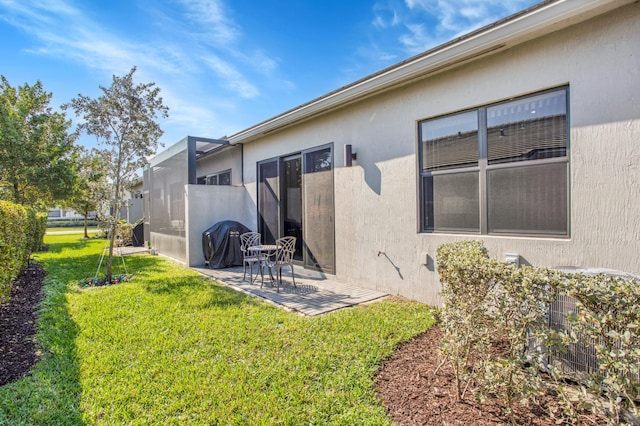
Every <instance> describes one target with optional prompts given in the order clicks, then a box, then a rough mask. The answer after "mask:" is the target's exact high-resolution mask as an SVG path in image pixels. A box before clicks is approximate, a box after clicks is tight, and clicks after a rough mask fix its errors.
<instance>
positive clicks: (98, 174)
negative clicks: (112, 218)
mask: <svg viewBox="0 0 640 426" xmlns="http://www.w3.org/2000/svg"><path fill="white" fill-rule="evenodd" d="M80 148H81V149H80V157H79V158H78V179H77V181H76V184H75V185H74V187H73V189H72V191H71V195H70V196H69V198H68V200H67V201H66V202H65V203H64V206H65V207H69V208H71V209H73V210H75V211H77V212H78V213H81V214H82V215H83V216H84V237H85V238H89V233H88V229H87V228H88V221H89V213H91V212H94V211H97V210H98V207H99V206H100V203H101V201H103V200H104V198H105V197H106V196H108V194H109V192H110V188H109V183H108V182H107V163H106V161H105V156H104V152H102V151H99V150H97V149H95V148H94V149H92V150H91V151H87V150H85V149H84V148H82V147H80Z"/></svg>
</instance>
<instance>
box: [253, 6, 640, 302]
mask: <svg viewBox="0 0 640 426" xmlns="http://www.w3.org/2000/svg"><path fill="white" fill-rule="evenodd" d="M639 45H640V4H638V3H635V4H631V5H629V6H625V7H622V8H620V9H618V10H615V11H613V12H609V13H607V14H605V15H603V16H601V17H598V18H595V19H592V20H589V21H586V22H583V23H580V24H578V25H576V26H573V27H569V28H568V29H565V30H562V31H559V32H556V33H552V34H548V35H546V36H544V37H541V38H539V39H536V40H534V41H531V42H528V43H525V44H522V45H520V46H517V47H515V48H512V49H510V50H507V51H504V52H501V53H497V54H494V55H492V56H489V57H487V58H484V59H481V60H478V61H475V62H473V63H470V64H467V65H465V66H462V67H460V68H457V69H455V70H450V71H446V72H441V73H439V74H436V75H434V76H431V77H430V78H426V79H423V80H421V81H418V82H414V83H412V84H409V85H406V86H403V87H400V88H397V89H394V90H392V91H389V92H386V93H384V94H380V95H377V96H374V97H371V98H368V99H366V100H365V101H361V102H358V103H354V104H351V105H349V106H346V107H344V108H342V109H340V110H337V111H333V112H331V113H327V114H325V115H322V116H320V117H317V118H315V119H312V120H308V121H305V122H302V123H300V124H298V125H295V126H291V127H288V128H286V129H284V130H281V131H277V132H273V133H272V134H269V135H267V136H264V137H262V138H261V139H259V140H257V141H255V142H251V143H247V144H246V145H245V148H244V169H245V171H244V174H245V185H246V188H247V193H246V194H247V197H248V199H249V200H250V202H249V203H247V204H248V205H252V206H254V207H253V208H254V209H255V203H256V191H255V182H256V163H257V162H258V161H262V160H265V159H267V158H274V157H278V156H283V155H287V154H290V153H294V152H300V151H301V150H303V149H306V148H310V147H314V146H319V145H324V144H327V143H333V144H334V155H335V157H334V164H335V167H336V168H335V170H334V176H335V179H334V182H335V183H334V185H335V205H336V221H335V234H336V278H337V279H339V280H341V281H345V282H349V283H354V284H358V285H360V286H362V287H365V288H371V289H375V290H380V291H385V292H388V293H391V294H400V295H403V296H406V297H409V298H412V299H416V300H419V301H422V302H425V303H430V304H439V303H440V297H439V291H440V284H439V280H438V275H437V272H436V271H435V269H436V265H435V263H434V259H435V255H436V249H437V247H438V246H439V245H441V244H443V243H446V242H450V241H456V240H463V239H469V238H473V239H482V240H484V241H485V244H486V246H487V247H488V248H489V250H490V252H491V254H492V255H493V256H496V257H497V258H499V259H503V258H504V256H505V254H506V253H517V254H519V255H520V256H521V257H522V262H523V263H526V264H531V265H535V266H556V265H574V266H594V267H603V268H612V269H617V270H623V271H627V272H632V273H636V274H638V273H640V262H638V259H637V254H638V253H640V145H639V143H638V141H640V75H639V69H640V63H639V59H638V53H637V51H638V46H639ZM565 85H568V87H569V100H570V107H569V123H570V151H569V155H570V163H569V169H570V188H571V189H570V197H571V203H570V206H571V208H570V226H571V227H570V237H569V238H566V239H564V238H563V239H559V238H527V237H498V236H480V235H476V234H467V235H465V234H440V233H420V232H418V228H419V218H418V215H419V196H418V163H417V158H416V153H417V152H418V138H417V123H418V121H420V120H422V119H425V118H430V117H435V116H439V115H443V114H448V113H451V112H455V111H460V110H465V109H469V108H472V107H477V106H481V105H487V104H491V103H494V102H498V101H502V100H506V99H509V98H512V97H516V96H521V95H525V94H529V93H533V92H537V91H540V90H544V89H548V88H553V87H559V86H565ZM345 144H351V145H352V146H353V151H354V152H356V153H357V160H356V161H355V162H354V164H353V167H351V168H346V167H343V164H344V158H343V147H344V145H345ZM253 216H255V213H253ZM252 225H253V226H255V222H254V223H252Z"/></svg>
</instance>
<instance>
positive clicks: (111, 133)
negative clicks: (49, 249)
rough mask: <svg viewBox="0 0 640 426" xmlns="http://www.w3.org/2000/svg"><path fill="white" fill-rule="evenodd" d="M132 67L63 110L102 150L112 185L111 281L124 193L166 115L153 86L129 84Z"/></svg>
mask: <svg viewBox="0 0 640 426" xmlns="http://www.w3.org/2000/svg"><path fill="white" fill-rule="evenodd" d="M135 72H136V67H133V68H131V71H129V73H128V74H127V75H125V76H123V77H118V76H115V75H114V76H113V82H112V83H111V86H110V87H102V86H100V89H101V90H102V92H103V95H102V96H100V97H98V98H96V99H91V98H89V97H88V96H83V95H82V94H79V95H78V97H77V98H74V99H72V100H71V103H69V104H67V105H65V108H69V107H70V108H72V109H73V110H74V111H75V113H76V115H78V116H80V117H81V118H82V120H83V122H82V123H81V124H80V125H79V126H78V129H79V130H81V131H85V132H87V134H90V135H94V136H96V138H97V139H98V142H99V143H100V144H102V145H103V146H104V147H105V149H104V150H103V152H104V153H105V156H106V158H107V162H108V164H107V166H108V169H107V177H108V179H109V181H110V182H111V184H112V191H111V214H109V215H108V216H107V217H106V219H107V221H108V226H109V256H108V258H107V271H106V273H105V279H106V280H108V281H110V280H111V274H112V271H111V266H112V261H113V246H114V242H115V237H116V227H117V224H118V219H119V217H120V211H121V209H122V204H123V196H124V194H125V189H126V188H127V187H128V186H129V185H130V183H131V181H132V179H133V178H134V177H135V176H136V171H137V170H139V169H140V168H142V167H143V166H144V165H145V163H146V161H147V157H149V156H151V155H153V154H154V153H155V151H156V149H157V148H158V140H159V139H160V136H162V134H163V131H162V130H161V129H160V125H159V124H158V123H157V122H156V119H157V118H158V116H160V117H163V118H166V117H168V111H169V108H168V107H166V106H165V105H164V104H163V103H162V98H161V97H160V89H159V88H158V87H156V85H155V83H146V84H134V81H133V75H134V73H135Z"/></svg>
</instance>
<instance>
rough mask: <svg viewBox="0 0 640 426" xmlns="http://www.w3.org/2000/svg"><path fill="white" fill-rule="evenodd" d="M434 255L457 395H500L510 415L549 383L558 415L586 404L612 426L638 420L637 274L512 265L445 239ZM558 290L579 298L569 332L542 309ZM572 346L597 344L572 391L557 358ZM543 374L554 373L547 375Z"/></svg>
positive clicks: (476, 244)
mask: <svg viewBox="0 0 640 426" xmlns="http://www.w3.org/2000/svg"><path fill="white" fill-rule="evenodd" d="M437 262H438V272H439V274H440V281H441V283H442V297H443V299H444V305H443V309H442V311H441V322H442V328H443V330H444V337H443V342H442V353H443V354H444V355H445V356H446V357H447V359H448V361H449V362H450V363H451V365H452V366H453V368H454V373H455V376H456V379H457V385H458V386H457V388H458V397H459V398H463V397H464V393H465V392H466V391H471V392H473V394H474V395H475V396H476V397H478V398H479V399H482V398H483V397H485V396H487V395H491V394H493V395H498V396H500V397H501V399H502V400H503V401H505V402H506V404H507V408H508V411H510V412H511V413H513V408H514V406H515V405H516V404H518V403H522V402H525V403H526V402H527V401H532V400H535V398H536V396H537V395H538V394H540V393H541V392H544V391H545V390H546V389H548V388H549V387H551V388H552V389H551V392H552V393H553V394H556V395H559V397H560V402H561V403H560V404H559V406H558V407H556V410H554V412H553V414H554V415H555V416H557V420H558V422H568V423H576V422H578V413H579V412H580V410H585V409H588V410H590V411H591V412H592V413H593V414H595V415H597V416H598V417H600V418H601V419H602V421H603V422H606V423H609V424H621V423H624V422H629V423H634V424H635V423H636V422H637V421H638V417H637V416H638V415H639V414H640V402H639V401H640V383H639V380H640V379H639V373H638V364H639V361H638V360H639V359H640V310H639V309H638V306H640V283H639V282H638V281H636V280H627V279H623V278H618V277H611V276H604V275H597V276H592V275H583V274H565V273H562V272H560V271H556V270H551V269H546V268H532V267H527V266H523V267H520V268H517V267H515V266H514V265H509V264H505V263H501V262H498V261H497V260H496V259H493V258H491V257H490V256H489V255H488V251H487V249H486V248H485V247H484V246H483V244H482V242H480V241H463V242H458V243H451V244H444V245H442V246H440V247H439V248H438V253H437ZM559 295H566V296H571V297H573V298H575V299H576V308H575V309H574V310H573V312H569V313H568V314H567V316H566V318H565V320H566V322H567V323H568V324H570V327H569V328H568V329H566V328H564V329H563V328H558V327H553V328H552V327H550V326H549V320H548V307H549V306H550V304H551V303H553V302H554V301H555V300H556V299H557V298H558V296H559ZM576 343H580V344H586V345H589V346H591V347H593V349H594V352H595V354H596V357H597V364H598V368H597V369H596V370H595V371H587V372H584V373H583V374H581V377H582V380H581V392H579V393H578V396H576V394H575V393H573V391H571V390H570V389H569V388H567V387H566V383H565V382H566V380H565V378H566V376H565V371H564V369H563V368H562V364H561V362H560V361H559V360H558V358H557V357H555V356H554V355H559V354H563V353H567V352H568V351H569V350H570V348H571V347H572V345H575V344H576ZM549 355H551V358H548V356H549ZM549 360H551V362H549ZM542 371H545V372H547V373H548V374H549V375H550V376H551V378H552V379H553V380H552V381H551V382H549V381H548V380H543V378H542V374H541V372H542ZM602 397H604V399H602ZM512 421H513V419H512Z"/></svg>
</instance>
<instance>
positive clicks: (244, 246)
mask: <svg viewBox="0 0 640 426" xmlns="http://www.w3.org/2000/svg"><path fill="white" fill-rule="evenodd" d="M260 239H261V235H260V233H259V232H246V233H244V234H242V235H240V250H241V251H242V264H243V266H244V275H243V276H242V280H243V281H244V280H246V279H247V265H249V279H250V282H251V283H252V284H253V265H254V264H256V263H257V264H258V265H260V275H261V276H262V279H263V280H264V275H263V272H262V263H263V262H264V261H265V257H264V255H263V254H262V252H260V251H259V250H251V247H256V246H259V245H260ZM256 278H257V276H256Z"/></svg>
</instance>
